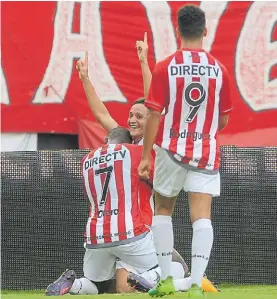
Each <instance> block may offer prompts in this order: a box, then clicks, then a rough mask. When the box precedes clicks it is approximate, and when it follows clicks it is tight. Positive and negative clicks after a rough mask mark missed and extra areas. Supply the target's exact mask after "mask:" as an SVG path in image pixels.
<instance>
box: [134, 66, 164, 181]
mask: <svg viewBox="0 0 277 299" xmlns="http://www.w3.org/2000/svg"><path fill="white" fill-rule="evenodd" d="M161 86H162V87H165V78H164V69H163V66H162V64H161V63H158V64H157V65H156V66H155V69H154V72H153V78H152V81H151V87H150V91H149V97H148V98H147V100H146V102H145V103H144V104H145V106H146V107H147V108H148V115H147V118H146V123H145V125H144V142H143V153H142V158H141V163H140V165H139V167H138V174H139V177H140V178H141V179H146V180H149V177H150V169H151V167H150V166H151V165H150V162H151V161H150V160H151V151H152V149H153V145H154V142H155V139H156V136H157V133H158V129H159V124H160V117H161V113H162V111H163V109H164V108H165V106H166V101H167V100H166V99H168V90H164V89H163V88H161Z"/></svg>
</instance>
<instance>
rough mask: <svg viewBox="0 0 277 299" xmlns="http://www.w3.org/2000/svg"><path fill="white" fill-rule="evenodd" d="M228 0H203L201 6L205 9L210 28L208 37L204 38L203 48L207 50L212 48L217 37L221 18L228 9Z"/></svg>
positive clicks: (208, 28)
mask: <svg viewBox="0 0 277 299" xmlns="http://www.w3.org/2000/svg"><path fill="white" fill-rule="evenodd" d="M227 5H228V1H214V2H210V1H202V2H201V4H200V8H201V9H203V10H204V11H205V15H206V27H207V30H208V34H207V37H205V38H204V39H203V48H204V49H205V50H206V51H211V50H212V45H213V42H214V39H215V35H216V30H217V27H218V24H219V22H220V18H221V16H222V15H223V13H224V12H225V10H226V7H227Z"/></svg>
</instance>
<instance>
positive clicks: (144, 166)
mask: <svg viewBox="0 0 277 299" xmlns="http://www.w3.org/2000/svg"><path fill="white" fill-rule="evenodd" d="M150 170H151V161H150V159H142V160H141V161H140V164H139V167H138V175H139V177H140V178H141V179H142V180H149V178H150V176H149V174H150Z"/></svg>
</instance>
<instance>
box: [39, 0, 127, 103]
mask: <svg viewBox="0 0 277 299" xmlns="http://www.w3.org/2000/svg"><path fill="white" fill-rule="evenodd" d="M99 6H100V2H99V1H97V2H96V1H95V2H94V1H92V2H81V16H80V34H76V33H72V32H71V27H72V22H73V11H74V2H67V1H62V2H61V1H58V2H57V12H56V16H55V24H54V40H53V47H52V52H51V56H50V61H49V64H48V67H47V70H46V73H45V75H44V78H43V80H42V82H41V84H40V86H39V88H38V90H37V92H36V95H35V98H34V100H33V103H43V104H44V103H62V102H63V101H64V98H65V95H66V91H67V88H68V85H69V82H70V79H71V74H72V70H73V71H75V65H73V59H74V58H79V57H84V55H85V51H86V50H88V54H89V76H90V78H91V81H92V83H93V85H94V87H95V89H96V91H97V93H98V95H99V97H100V99H101V100H102V101H103V102H105V101H117V102H127V100H126V98H125V97H124V96H123V94H122V93H121V91H120V90H119V88H118V86H117V83H116V82H115V80H114V78H113V76H112V74H111V72H110V69H109V66H108V65H107V62H106V60H105V57H104V53H103V46H102V34H101V15H100V10H99V9H100V7H99ZM80 84H81V82H80ZM46 89H47V92H46V91H45V90H46Z"/></svg>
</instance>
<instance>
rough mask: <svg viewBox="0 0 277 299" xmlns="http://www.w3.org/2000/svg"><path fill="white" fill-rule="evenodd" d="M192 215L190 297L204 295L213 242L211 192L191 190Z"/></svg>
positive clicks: (189, 195) (189, 194)
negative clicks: (203, 283) (203, 287)
mask: <svg viewBox="0 0 277 299" xmlns="http://www.w3.org/2000/svg"><path fill="white" fill-rule="evenodd" d="M188 198H189V203H190V217H191V222H192V228H193V238H192V246H191V254H192V260H191V282H192V288H191V289H190V291H189V297H200V296H202V278H203V275H204V273H205V271H206V268H207V265H208V261H209V258H210V253H211V249H212V244H213V227H212V223H211V206H212V196H211V195H210V194H205V193H198V192H189V193H188Z"/></svg>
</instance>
